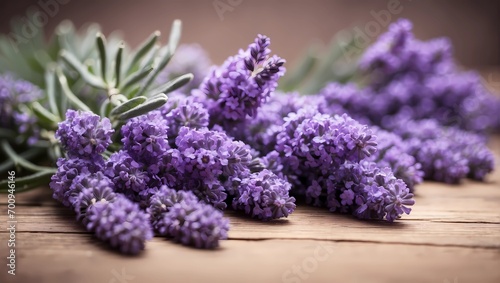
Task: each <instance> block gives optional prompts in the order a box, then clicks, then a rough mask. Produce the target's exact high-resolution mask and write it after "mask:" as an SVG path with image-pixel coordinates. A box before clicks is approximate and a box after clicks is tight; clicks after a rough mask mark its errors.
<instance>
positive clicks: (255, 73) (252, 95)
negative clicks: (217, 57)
mask: <svg viewBox="0 0 500 283" xmlns="http://www.w3.org/2000/svg"><path fill="white" fill-rule="evenodd" d="M269 44H270V40H269V38H268V37H266V36H263V35H259V36H258V37H257V39H256V40H255V42H254V43H252V44H250V45H249V47H248V49H247V50H246V51H240V53H239V54H238V55H236V56H234V57H229V58H228V59H227V60H226V61H225V62H224V64H223V65H222V66H220V67H217V68H213V69H212V70H211V72H210V74H209V75H208V76H207V77H206V78H205V80H204V81H203V83H202V84H201V85H200V88H199V89H198V90H196V91H194V94H195V96H198V97H202V98H203V99H201V101H203V103H204V104H205V107H207V108H208V112H209V114H210V119H211V121H210V122H211V124H220V125H223V126H229V125H230V124H231V123H235V122H241V121H243V120H244V119H245V118H246V117H247V116H250V117H254V116H255V115H256V112H257V109H258V108H259V107H260V106H261V105H262V104H263V103H264V102H265V101H266V99H267V97H269V96H270V95H271V93H273V92H274V90H275V89H276V87H277V81H278V79H279V78H280V77H282V76H283V75H284V72H285V68H284V67H283V64H284V63H285V61H284V60H283V59H281V58H279V57H277V56H273V57H271V58H268V57H269V53H270V52H271V51H270V50H269V48H268V46H269Z"/></svg>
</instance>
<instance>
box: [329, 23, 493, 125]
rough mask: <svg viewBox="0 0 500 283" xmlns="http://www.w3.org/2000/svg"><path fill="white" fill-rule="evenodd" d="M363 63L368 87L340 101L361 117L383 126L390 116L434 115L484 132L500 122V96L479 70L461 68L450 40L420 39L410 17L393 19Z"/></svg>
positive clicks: (445, 123)
mask: <svg viewBox="0 0 500 283" xmlns="http://www.w3.org/2000/svg"><path fill="white" fill-rule="evenodd" d="M359 65H360V68H361V69H363V70H364V71H367V78H368V81H369V82H370V83H369V85H368V87H367V88H366V89H365V90H362V91H361V90H360V91H358V92H359V93H361V94H362V95H357V96H356V97H354V96H353V97H352V98H349V99H347V100H344V101H340V107H343V108H344V109H346V110H347V111H348V113H349V114H351V115H353V116H354V117H356V118H358V115H359V116H365V117H368V119H369V120H370V121H371V123H373V124H376V125H380V126H382V127H385V125H384V121H383V118H386V117H388V116H399V117H401V116H403V115H405V116H406V118H407V119H428V118H432V119H436V120H437V121H439V123H441V124H442V125H445V126H458V127H460V128H462V129H465V130H468V131H474V132H480V133H483V132H485V131H488V130H490V129H492V128H494V127H495V126H496V124H497V120H496V118H494V117H496V115H495V114H496V112H495V111H496V110H495V106H494V105H495V104H496V103H498V99H496V98H495V97H493V96H492V95H491V93H489V91H488V90H487V89H486V88H485V87H484V85H483V83H482V82H481V79H480V77H479V75H478V74H476V73H474V72H462V71H460V70H459V69H458V68H456V67H455V64H454V62H453V57H452V48H451V43H450V42H449V40H447V39H444V38H438V39H434V40H430V41H427V42H422V41H418V40H416V39H415V38H414V37H413V35H412V33H411V24H410V23H409V22H408V21H407V20H399V21H397V22H395V23H393V24H392V25H391V26H390V27H389V31H388V32H387V33H385V34H384V35H382V36H381V37H380V38H379V39H378V41H377V42H376V43H375V44H373V45H372V46H371V47H369V48H368V49H367V51H366V52H365V54H364V55H363V57H362V59H361V60H360V63H359ZM353 102H354V103H353ZM330 105H332V103H330ZM332 107H338V106H336V105H333V106H332Z"/></svg>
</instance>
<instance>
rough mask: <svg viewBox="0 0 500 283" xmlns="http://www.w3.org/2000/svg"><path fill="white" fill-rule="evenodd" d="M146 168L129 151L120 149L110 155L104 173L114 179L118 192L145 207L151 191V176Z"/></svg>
mask: <svg viewBox="0 0 500 283" xmlns="http://www.w3.org/2000/svg"><path fill="white" fill-rule="evenodd" d="M146 169H147V168H146V166H145V165H144V164H142V163H140V162H137V161H135V160H134V159H133V158H132V157H131V156H130V155H129V154H128V152H126V151H123V150H120V151H118V152H115V153H113V154H112V155H111V156H110V157H109V159H108V160H107V162H106V165H105V169H104V173H105V174H106V176H108V177H109V178H110V179H111V180H112V181H113V183H114V185H115V190H116V192H118V193H122V194H124V195H125V196H126V197H128V198H129V199H131V200H133V201H135V202H139V203H140V204H141V207H145V206H146V205H147V200H148V197H149V193H150V192H149V191H150V190H149V187H148V185H149V182H150V177H149V174H148V172H147V171H146ZM148 192H149V193H148Z"/></svg>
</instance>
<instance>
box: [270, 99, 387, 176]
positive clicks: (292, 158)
mask: <svg viewBox="0 0 500 283" xmlns="http://www.w3.org/2000/svg"><path fill="white" fill-rule="evenodd" d="M376 145H377V143H376V142H375V136H374V135H372V133H371V131H370V130H369V128H368V127H367V126H363V125H361V124H359V123H358V122H356V121H355V120H353V119H352V118H350V117H349V116H347V115H343V116H334V117H331V116H329V115H324V114H319V113H318V112H317V110H315V109H312V110H311V109H307V108H304V109H301V110H299V112H297V113H290V115H289V116H288V117H287V118H285V123H284V125H283V130H282V131H281V132H280V133H279V134H278V137H277V144H276V151H277V152H279V153H280V154H281V156H282V157H283V158H284V161H283V164H287V166H288V167H289V168H290V169H291V170H292V171H291V172H292V173H296V174H297V175H301V174H303V173H305V172H308V171H310V170H315V171H318V172H329V171H331V170H334V169H335V168H338V167H339V166H340V165H341V164H343V163H344V162H345V161H346V160H349V161H360V160H362V159H364V158H365V157H369V156H370V155H371V154H373V153H374V152H375V151H376Z"/></svg>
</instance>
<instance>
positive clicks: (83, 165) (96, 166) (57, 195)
mask: <svg viewBox="0 0 500 283" xmlns="http://www.w3.org/2000/svg"><path fill="white" fill-rule="evenodd" d="M56 165H57V172H56V173H55V174H54V175H52V177H51V182H50V184H49V186H50V188H51V189H52V190H53V198H54V199H56V200H58V201H59V202H61V203H62V204H63V205H65V206H68V207H73V202H74V200H75V199H74V198H75V197H76V196H78V193H80V192H79V191H73V189H74V186H72V184H73V181H74V180H75V179H76V178H77V177H79V176H85V175H88V174H93V173H97V172H99V171H101V170H102V168H103V166H104V160H103V159H102V157H101V156H96V157H95V158H94V159H92V160H91V159H82V158H78V157H73V158H59V159H58V160H57V163H56Z"/></svg>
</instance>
